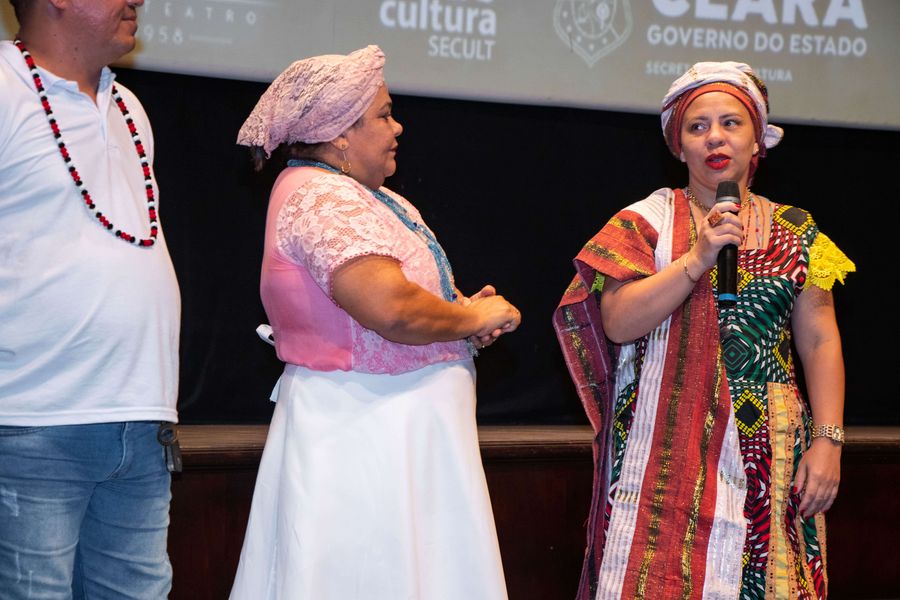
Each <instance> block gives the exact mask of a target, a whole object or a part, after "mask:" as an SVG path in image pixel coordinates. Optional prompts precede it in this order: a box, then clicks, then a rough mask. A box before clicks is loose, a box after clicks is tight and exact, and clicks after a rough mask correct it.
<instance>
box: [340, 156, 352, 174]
mask: <svg viewBox="0 0 900 600" xmlns="http://www.w3.org/2000/svg"><path fill="white" fill-rule="evenodd" d="M341 156H342V157H343V159H344V161H343V162H342V163H341V173H342V174H344V175H349V174H350V169H352V168H353V165H351V164H350V161H349V160H347V151H346V150H341ZM344 165H346V167H345V166H344Z"/></svg>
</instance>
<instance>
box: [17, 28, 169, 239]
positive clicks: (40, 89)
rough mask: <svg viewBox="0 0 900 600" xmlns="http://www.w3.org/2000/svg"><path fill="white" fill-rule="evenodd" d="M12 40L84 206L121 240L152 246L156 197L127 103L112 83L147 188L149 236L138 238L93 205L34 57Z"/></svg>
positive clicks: (154, 233)
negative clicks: (29, 73) (28, 71)
mask: <svg viewBox="0 0 900 600" xmlns="http://www.w3.org/2000/svg"><path fill="white" fill-rule="evenodd" d="M13 43H14V44H15V45H16V47H17V48H18V49H19V51H20V52H21V53H22V57H23V58H24V59H25V64H26V65H28V69H29V70H30V71H31V78H32V80H33V81H34V87H35V89H37V94H38V97H40V99H41V106H43V108H44V113H45V114H46V115H47V122H48V123H49V124H50V130H51V131H52V132H53V138H54V139H55V140H56V145H57V147H58V148H59V153H60V154H61V155H62V158H63V161H64V162H65V164H66V167H67V168H68V171H69V175H71V177H72V181H74V182H75V188H76V189H77V190H78V193H79V194H80V195H81V198H82V200H83V201H84V204H85V206H86V207H87V208H88V210H90V211H91V213H92V214H93V216H94V218H96V219H97V221H98V222H99V223H100V225H101V226H102V227H103V228H104V229H106V230H108V231H109V232H110V233H112V234H113V235H115V236H116V237H117V238H119V239H120V240H122V241H123V242H126V243H129V244H133V245H136V246H142V247H145V248H149V247H151V246H153V245H154V244H155V243H156V237H157V235H158V234H159V226H158V224H157V220H156V197H155V195H154V192H153V177H152V176H151V174H150V162H149V161H148V160H147V155H146V153H145V152H144V146H143V144H141V138H140V136H139V135H138V132H137V126H136V125H135V124H134V120H133V119H132V118H131V116H130V114H129V112H128V107H127V106H125V101H124V100H122V96H121V95H120V94H119V90H118V89H116V86H115V85H113V86H112V95H113V99H114V100H115V102H116V106H118V107H119V111H120V112H121V113H122V116H123V117H124V118H125V123H126V124H127V125H128V131H129V132H130V133H131V139H132V141H133V142H134V147H135V150H137V155H138V158H139V159H140V162H141V171H142V172H143V174H144V187H145V189H146V190H147V215H148V216H149V220H150V235H149V237H147V238H144V239H138V238H136V237H135V236H133V235H131V234H130V233H127V232H125V231H123V230H121V229H115V225H113V224H112V221H110V220H109V219H108V218H107V217H106V216H105V215H104V214H103V213H102V212H101V211H100V210H99V209H97V205H96V204H94V200H93V198H91V194H90V192H88V190H87V187H86V186H85V185H84V181H82V179H81V176H80V175H79V174H78V169H76V168H75V164H74V163H73V162H72V157H71V156H69V149H68V148H67V147H66V144H65V142H64V141H63V138H62V133H61V131H60V128H59V124H58V123H57V122H56V117H54V116H53V109H52V108H51V106H50V100H49V98H47V94H46V91H45V90H44V84H43V83H42V82H41V74H40V72H39V71H38V69H37V64H36V63H35V62H34V58H32V56H31V53H29V52H28V50H27V49H26V48H25V44H23V43H22V42H21V40H18V39H17V40H15V41H14V42H13Z"/></svg>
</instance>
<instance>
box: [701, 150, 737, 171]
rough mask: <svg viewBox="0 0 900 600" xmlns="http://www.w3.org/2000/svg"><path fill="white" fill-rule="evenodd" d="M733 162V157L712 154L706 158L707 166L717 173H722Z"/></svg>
mask: <svg viewBox="0 0 900 600" xmlns="http://www.w3.org/2000/svg"><path fill="white" fill-rule="evenodd" d="M730 162H731V157H730V156H727V155H725V154H710V155H709V156H707V157H706V166H708V167H709V168H710V169H715V170H716V171H721V170H722V169H724V168H725V167H727V166H728V164H729V163H730Z"/></svg>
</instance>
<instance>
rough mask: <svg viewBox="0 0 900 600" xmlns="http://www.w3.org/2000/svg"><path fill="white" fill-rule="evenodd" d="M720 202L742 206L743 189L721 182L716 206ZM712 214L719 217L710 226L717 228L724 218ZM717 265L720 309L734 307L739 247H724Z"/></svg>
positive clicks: (731, 245) (735, 184) (736, 185)
mask: <svg viewBox="0 0 900 600" xmlns="http://www.w3.org/2000/svg"><path fill="white" fill-rule="evenodd" d="M719 202H733V203H735V204H737V205H738V206H740V204H741V189H740V187H738V184H737V182H736V181H722V182H719V187H718V188H716V204H718V203H719ZM712 214H714V215H715V216H716V217H718V220H717V221H716V222H715V223H713V220H712V218H710V219H709V221H710V225H712V226H713V227H715V226H716V225H717V224H718V222H719V221H721V220H722V218H723V217H722V215H721V214H720V213H718V212H716V213H712ZM716 265H717V268H718V282H719V285H718V292H719V308H726V307H729V306H734V305H735V303H737V246H736V245H735V244H726V245H724V246H723V247H722V249H721V250H719V257H718V259H717V261H716Z"/></svg>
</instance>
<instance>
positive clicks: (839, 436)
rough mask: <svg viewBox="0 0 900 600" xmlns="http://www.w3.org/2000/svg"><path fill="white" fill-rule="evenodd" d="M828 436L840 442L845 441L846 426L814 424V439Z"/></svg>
mask: <svg viewBox="0 0 900 600" xmlns="http://www.w3.org/2000/svg"><path fill="white" fill-rule="evenodd" d="M820 437H827V438H828V439H830V440H831V441H834V442H837V443H838V444H843V443H844V428H843V427H841V426H840V425H813V428H812V439H816V438H820Z"/></svg>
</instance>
